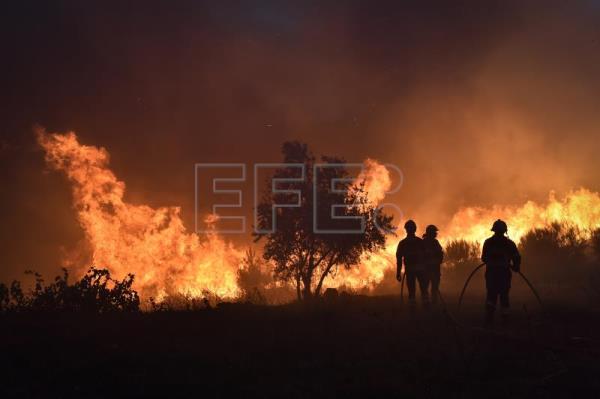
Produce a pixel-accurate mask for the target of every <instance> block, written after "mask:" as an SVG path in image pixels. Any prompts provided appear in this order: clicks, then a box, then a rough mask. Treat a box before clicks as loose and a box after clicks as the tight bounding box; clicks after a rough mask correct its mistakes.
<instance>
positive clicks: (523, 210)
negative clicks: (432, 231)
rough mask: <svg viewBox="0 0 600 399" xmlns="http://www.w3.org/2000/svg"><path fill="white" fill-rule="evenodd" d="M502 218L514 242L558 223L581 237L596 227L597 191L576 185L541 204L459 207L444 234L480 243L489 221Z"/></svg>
mask: <svg viewBox="0 0 600 399" xmlns="http://www.w3.org/2000/svg"><path fill="white" fill-rule="evenodd" d="M496 219H502V220H504V221H505V222H506V223H507V224H508V234H509V235H510V237H511V238H512V239H513V240H514V241H515V242H518V241H519V240H520V239H521V238H522V237H523V236H524V235H525V234H527V232H528V231H529V230H531V229H537V228H544V227H548V226H550V225H552V224H553V223H560V224H564V225H567V226H571V227H574V228H576V229H578V230H579V234H580V235H581V236H582V238H587V237H589V236H590V234H591V231H592V230H594V229H597V228H600V194H598V193H595V192H592V191H590V190H587V189H585V188H580V189H578V190H575V191H571V192H569V193H568V194H567V195H566V196H565V197H564V198H562V199H557V198H556V195H555V193H554V192H551V193H550V195H549V198H548V203H547V204H545V205H540V204H536V203H535V202H533V201H528V202H527V203H526V204H525V205H523V206H520V207H508V206H494V207H492V208H488V209H486V208H480V207H469V208H462V209H460V210H459V211H458V212H457V213H456V214H455V215H454V216H453V217H452V219H451V221H450V223H449V224H448V226H447V228H446V229H445V231H444V233H445V235H446V236H447V237H450V238H452V239H464V240H467V241H472V242H476V243H481V242H482V241H483V240H484V239H485V238H487V237H489V236H490V235H491V233H490V228H491V226H492V222H493V221H494V220H496Z"/></svg>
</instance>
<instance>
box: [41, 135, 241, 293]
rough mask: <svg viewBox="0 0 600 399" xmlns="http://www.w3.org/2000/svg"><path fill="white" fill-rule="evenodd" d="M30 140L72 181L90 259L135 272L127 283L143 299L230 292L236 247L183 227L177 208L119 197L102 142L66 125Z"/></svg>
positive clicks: (119, 270) (120, 186) (233, 290)
mask: <svg viewBox="0 0 600 399" xmlns="http://www.w3.org/2000/svg"><path fill="white" fill-rule="evenodd" d="M38 142H39V144H40V145H41V146H42V147H43V148H44V150H45V151H46V162H47V163H48V164H49V165H50V166H51V167H52V168H54V169H56V170H61V171H64V172H65V174H66V175H67V177H68V179H69V180H70V181H71V182H72V183H73V199H74V205H75V209H76V211H77V217H78V220H79V223H80V224H81V226H82V228H83V230H84V233H85V238H86V240H87V242H88V244H89V247H90V248H91V257H92V261H93V264H94V265H97V266H98V267H106V268H108V269H109V270H110V271H111V272H112V273H114V274H115V276H116V277H117V278H120V277H122V276H124V275H125V274H126V273H133V274H135V288H136V289H138V290H139V291H140V294H141V295H142V296H143V297H146V298H148V297H155V298H157V299H161V298H163V297H165V296H166V295H168V294H183V295H191V296H200V295H202V292H203V291H204V290H208V291H210V292H212V293H214V294H216V295H218V296H221V297H224V298H233V297H235V296H237V295H238V293H239V288H238V286H237V281H236V277H237V274H236V273H237V271H238V267H239V264H240V259H241V257H242V255H243V254H242V252H241V251H239V250H238V249H236V248H234V247H233V246H232V245H230V244H227V243H226V242H225V241H223V240H222V239H221V237H219V236H218V235H217V234H216V233H209V234H208V236H207V239H206V240H200V238H199V237H198V235H196V234H193V233H188V232H187V231H186V228H185V226H184V225H183V222H182V220H181V217H180V208H179V207H160V208H157V209H154V208H151V207H149V206H146V205H132V204H129V203H127V202H125V201H124V200H123V196H124V193H125V183H123V182H122V181H119V180H117V178H116V176H115V175H114V174H113V172H112V171H111V170H110V169H108V163H109V154H108V152H107V151H106V150H105V149H104V148H97V147H92V146H86V145H82V144H80V143H79V142H78V140H77V136H76V135H75V133H73V132H69V133H66V134H46V133H45V132H39V133H38ZM207 221H210V220H207ZM79 266H80V267H85V266H88V265H79Z"/></svg>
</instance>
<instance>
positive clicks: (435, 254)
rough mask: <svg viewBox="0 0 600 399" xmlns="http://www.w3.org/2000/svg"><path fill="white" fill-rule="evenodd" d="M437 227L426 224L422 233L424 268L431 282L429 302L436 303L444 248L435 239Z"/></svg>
mask: <svg viewBox="0 0 600 399" xmlns="http://www.w3.org/2000/svg"><path fill="white" fill-rule="evenodd" d="M437 234H438V228H437V227H436V226H434V225H432V224H430V225H429V226H427V228H426V229H425V234H423V244H424V247H425V269H426V270H427V273H428V274H429V281H430V282H431V302H432V303H434V304H435V303H437V302H438V298H439V289H440V278H441V265H442V261H443V260H444V250H443V249H442V246H441V245H440V243H439V241H438V240H437Z"/></svg>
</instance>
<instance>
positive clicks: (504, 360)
mask: <svg viewBox="0 0 600 399" xmlns="http://www.w3.org/2000/svg"><path fill="white" fill-rule="evenodd" d="M448 311H449V312H450V314H451V315H452V316H449V313H447V312H445V311H444V309H443V308H442V307H437V308H431V309H429V310H425V309H421V308H420V307H417V309H416V311H415V312H411V311H410V309H409V307H408V305H406V304H402V303H400V299H399V297H363V296H347V297H343V296H342V297H340V298H338V299H337V300H336V301H334V302H331V303H325V302H321V303H316V304H313V305H310V306H307V305H299V304H290V305H282V306H255V305H245V304H221V305H220V306H218V307H217V308H213V309H206V310H199V311H193V312H173V311H170V312H154V313H134V314H127V313H118V314H107V315H95V316H94V315H75V314H54V315H53V314H33V313H21V314H7V315H3V316H1V317H2V319H1V320H2V322H1V326H2V327H1V329H0V353H2V361H1V363H2V374H1V375H2V388H1V391H2V397H80V398H86V397H108V396H119V397H120V396H125V395H127V396H133V397H136V396H156V397H182V396H193V397H224V396H231V395H233V396H234V397H248V396H253V397H256V396H258V397H289V398H301V397H315V396H328V397H339V396H377V397H379V396H385V395H390V396H391V395H393V396H394V397H419V398H422V397H445V398H454V397H481V396H482V395H483V397H511V398H514V397H528V398H530V397H569V396H574V395H579V394H590V393H591V392H596V393H600V381H599V379H598V372H599V371H600V363H599V360H600V313H598V312H593V311H585V312H584V311H581V310H576V309H573V308H561V307H558V306H552V305H548V307H547V309H546V315H545V316H544V315H542V314H541V312H539V311H537V310H531V311H528V312H525V311H523V310H522V309H513V312H512V315H511V316H512V317H511V319H510V320H509V322H508V323H507V324H505V325H502V324H500V323H497V324H496V325H495V327H494V329H492V330H485V329H482V328H481V321H482V307H481V305H480V304H479V303H477V301H476V299H475V298H468V301H467V302H466V304H465V305H464V307H463V309H462V310H461V312H460V314H458V312H457V309H456V307H455V306H450V308H449V309H448Z"/></svg>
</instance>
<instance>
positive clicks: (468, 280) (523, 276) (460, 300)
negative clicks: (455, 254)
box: [458, 263, 544, 310]
mask: <svg viewBox="0 0 600 399" xmlns="http://www.w3.org/2000/svg"><path fill="white" fill-rule="evenodd" d="M483 266H485V263H482V264H480V265H478V266H477V267H476V268H475V269H473V271H472V272H471V274H470V275H469V277H468V278H467V280H466V281H465V285H464V286H463V289H462V291H461V293H460V297H459V298H458V309H459V310H460V305H461V304H462V300H463V297H464V295H465V291H466V290H467V286H468V285H469V282H470V281H471V279H472V278H473V276H474V275H475V274H476V273H477V272H478V271H479V269H481V268H482V267H483ZM516 273H517V274H518V275H519V276H521V278H522V279H523V281H525V284H527V286H528V287H529V289H530V290H531V292H533V295H534V296H535V298H536V299H537V301H538V303H539V304H540V307H541V308H542V309H543V308H544V305H543V303H542V299H541V298H540V295H539V294H538V292H537V290H536V289H535V288H534V287H533V284H531V282H530V281H529V279H527V277H525V275H524V274H523V273H521V271H520V270H519V271H517V272H516Z"/></svg>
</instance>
